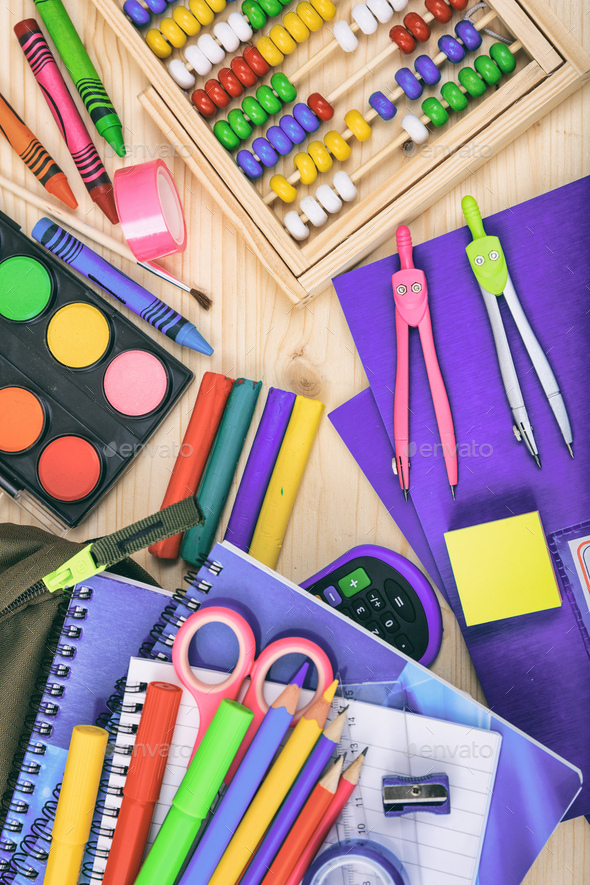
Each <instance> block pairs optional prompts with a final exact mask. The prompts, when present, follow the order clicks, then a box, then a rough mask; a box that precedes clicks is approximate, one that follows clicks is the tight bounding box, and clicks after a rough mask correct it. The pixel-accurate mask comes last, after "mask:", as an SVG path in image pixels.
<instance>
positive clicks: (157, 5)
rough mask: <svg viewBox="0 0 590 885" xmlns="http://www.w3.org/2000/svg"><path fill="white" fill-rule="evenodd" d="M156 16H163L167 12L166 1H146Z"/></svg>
mask: <svg viewBox="0 0 590 885" xmlns="http://www.w3.org/2000/svg"><path fill="white" fill-rule="evenodd" d="M145 2H146V4H147V5H148V6H149V8H150V9H151V10H152V12H153V13H154V15H162V13H163V12H166V0H145Z"/></svg>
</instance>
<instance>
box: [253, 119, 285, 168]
mask: <svg viewBox="0 0 590 885" xmlns="http://www.w3.org/2000/svg"><path fill="white" fill-rule="evenodd" d="M276 128H278V127H276ZM252 150H253V151H254V153H255V154H256V155H257V157H258V159H259V160H260V162H261V163H262V165H263V166H267V167H268V168H272V167H273V166H276V165H277V163H278V162H279V155H278V154H277V152H276V151H275V149H274V147H273V146H272V144H271V143H270V142H269V141H267V140H266V138H262V137H260V138H255V139H254V141H253V142H252Z"/></svg>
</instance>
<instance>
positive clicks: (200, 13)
mask: <svg viewBox="0 0 590 885" xmlns="http://www.w3.org/2000/svg"><path fill="white" fill-rule="evenodd" d="M188 5H189V7H190V11H191V12H192V14H193V15H194V17H195V18H196V19H197V21H200V22H201V24H202V25H210V24H211V22H212V21H213V19H214V18H215V13H214V12H213V10H212V9H211V7H210V6H209V5H208V4H207V3H205V0H188Z"/></svg>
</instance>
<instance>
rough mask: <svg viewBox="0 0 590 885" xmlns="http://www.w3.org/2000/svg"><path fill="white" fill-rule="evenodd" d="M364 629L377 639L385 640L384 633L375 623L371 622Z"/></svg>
mask: <svg viewBox="0 0 590 885" xmlns="http://www.w3.org/2000/svg"><path fill="white" fill-rule="evenodd" d="M366 628H367V630H368V631H369V633H373V634H374V635H375V636H378V637H379V639H385V631H384V630H383V628H382V627H380V626H379V624H377V623H376V622H375V621H371V623H370V624H367V625H366Z"/></svg>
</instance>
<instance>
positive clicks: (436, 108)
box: [422, 97, 449, 126]
mask: <svg viewBox="0 0 590 885" xmlns="http://www.w3.org/2000/svg"><path fill="white" fill-rule="evenodd" d="M422 110H423V111H424V113H425V114H426V116H427V117H428V119H429V120H430V122H431V123H433V124H434V125H435V126H444V125H445V123H446V122H447V120H448V119H449V115H448V113H447V110H446V108H444V107H443V106H442V104H441V103H440V101H439V100H438V98H434V97H432V98H427V99H425V100H424V101H423V102H422Z"/></svg>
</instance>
